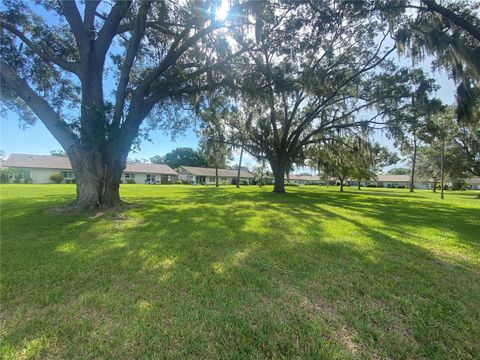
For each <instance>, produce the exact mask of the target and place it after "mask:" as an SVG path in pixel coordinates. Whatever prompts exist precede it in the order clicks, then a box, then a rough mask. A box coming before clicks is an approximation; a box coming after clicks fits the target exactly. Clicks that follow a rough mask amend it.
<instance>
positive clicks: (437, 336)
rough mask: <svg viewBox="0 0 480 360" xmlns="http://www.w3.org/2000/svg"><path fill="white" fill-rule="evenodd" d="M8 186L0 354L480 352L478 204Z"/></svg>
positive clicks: (362, 195) (316, 193)
mask: <svg viewBox="0 0 480 360" xmlns="http://www.w3.org/2000/svg"><path fill="white" fill-rule="evenodd" d="M287 190H288V191H289V193H288V194H286V195H279V194H273V193H271V188H269V187H266V188H262V189H259V188H257V187H255V186H246V187H243V188H242V189H240V190H238V189H235V188H234V187H230V186H228V187H221V188H219V189H216V188H214V187H211V186H209V187H204V186H202V187H200V186H198V187H196V186H148V185H124V186H123V187H122V189H121V191H122V195H123V197H124V199H125V200H127V201H129V202H133V203H136V204H138V206H136V207H134V208H131V209H129V210H128V211H125V212H123V213H121V214H115V213H107V214H103V215H99V216H91V217H86V216H80V215H63V214H59V213H56V212H52V211H45V209H48V208H52V207H54V206H58V205H60V204H62V203H65V202H68V201H71V200H73V198H74V193H75V188H74V186H73V185H2V187H1V220H2V222H1V235H2V244H1V305H2V316H1V321H2V329H1V336H2V344H1V350H2V357H3V358H4V359H26V358H49V359H52V358H68V359H74V358H78V359H86V358H112V359H134V358H145V359H147V358H172V359H184V358H204V359H239V358H254V359H258V358H299V359H307V358H315V359H320V358H326V359H330V358H338V359H343V358H349V357H351V358H374V359H375V358H392V359H393V358H395V359H407V358H408V359H412V358H432V359H433V358H435V359H447V358H448V359H460V358H461V359H469V358H471V359H474V358H476V359H478V358H479V357H480V326H478V324H480V200H478V199H475V195H476V194H477V193H478V192H477V193H475V192H472V191H469V192H464V193H460V192H459V193H452V192H447V193H446V199H445V200H444V201H442V200H440V199H439V194H432V193H431V192H429V191H417V192H416V193H414V194H409V193H408V192H407V191H406V190H386V189H363V190H361V191H357V190H355V189H351V188H346V192H345V193H340V192H339V191H338V188H337V187H330V188H326V187H317V186H304V187H289V188H288V189H287Z"/></svg>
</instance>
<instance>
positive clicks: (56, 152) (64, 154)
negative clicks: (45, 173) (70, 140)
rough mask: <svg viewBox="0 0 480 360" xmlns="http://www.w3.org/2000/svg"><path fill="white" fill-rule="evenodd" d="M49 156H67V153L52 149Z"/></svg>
mask: <svg viewBox="0 0 480 360" xmlns="http://www.w3.org/2000/svg"><path fill="white" fill-rule="evenodd" d="M50 155H51V156H60V157H67V156H68V155H67V153H66V152H65V151H63V150H52V151H50Z"/></svg>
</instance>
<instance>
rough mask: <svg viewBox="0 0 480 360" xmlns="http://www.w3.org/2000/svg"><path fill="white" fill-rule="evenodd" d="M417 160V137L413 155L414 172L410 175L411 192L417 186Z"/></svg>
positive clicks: (414, 141)
mask: <svg viewBox="0 0 480 360" xmlns="http://www.w3.org/2000/svg"><path fill="white" fill-rule="evenodd" d="M416 161H417V139H416V138H414V139H413V157H412V173H411V175H410V192H413V189H414V188H415V185H414V182H415V163H416Z"/></svg>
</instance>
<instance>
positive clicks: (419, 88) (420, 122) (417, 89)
mask: <svg viewBox="0 0 480 360" xmlns="http://www.w3.org/2000/svg"><path fill="white" fill-rule="evenodd" d="M410 80H411V83H410V84H411V94H410V96H411V101H410V103H409V104H407V105H405V106H404V107H402V108H400V109H396V110H394V111H391V112H390V114H389V117H390V121H389V122H388V125H387V128H388V130H389V134H390V135H391V136H392V137H393V139H394V141H395V144H396V145H397V146H398V147H399V148H400V150H401V153H402V154H403V155H405V156H408V157H409V160H410V164H411V169H410V184H409V191H410V192H413V191H414V183H415V170H416V162H417V149H418V146H419V145H420V144H421V140H422V136H423V134H424V133H425V132H426V131H427V124H428V122H429V119H430V118H431V116H433V114H435V113H438V112H439V111H442V109H443V105H442V103H441V101H440V100H438V99H436V98H432V94H433V92H434V91H435V90H437V89H438V86H437V85H436V84H435V80H434V79H431V78H428V77H427V76H426V75H425V73H424V72H423V70H420V69H414V70H413V71H412V73H411V79H410Z"/></svg>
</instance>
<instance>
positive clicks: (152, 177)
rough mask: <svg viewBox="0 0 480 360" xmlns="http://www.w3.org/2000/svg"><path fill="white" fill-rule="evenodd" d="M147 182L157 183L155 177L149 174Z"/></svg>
mask: <svg viewBox="0 0 480 360" xmlns="http://www.w3.org/2000/svg"><path fill="white" fill-rule="evenodd" d="M146 181H147V182H150V181H151V182H155V175H151V174H147V176H146Z"/></svg>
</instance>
